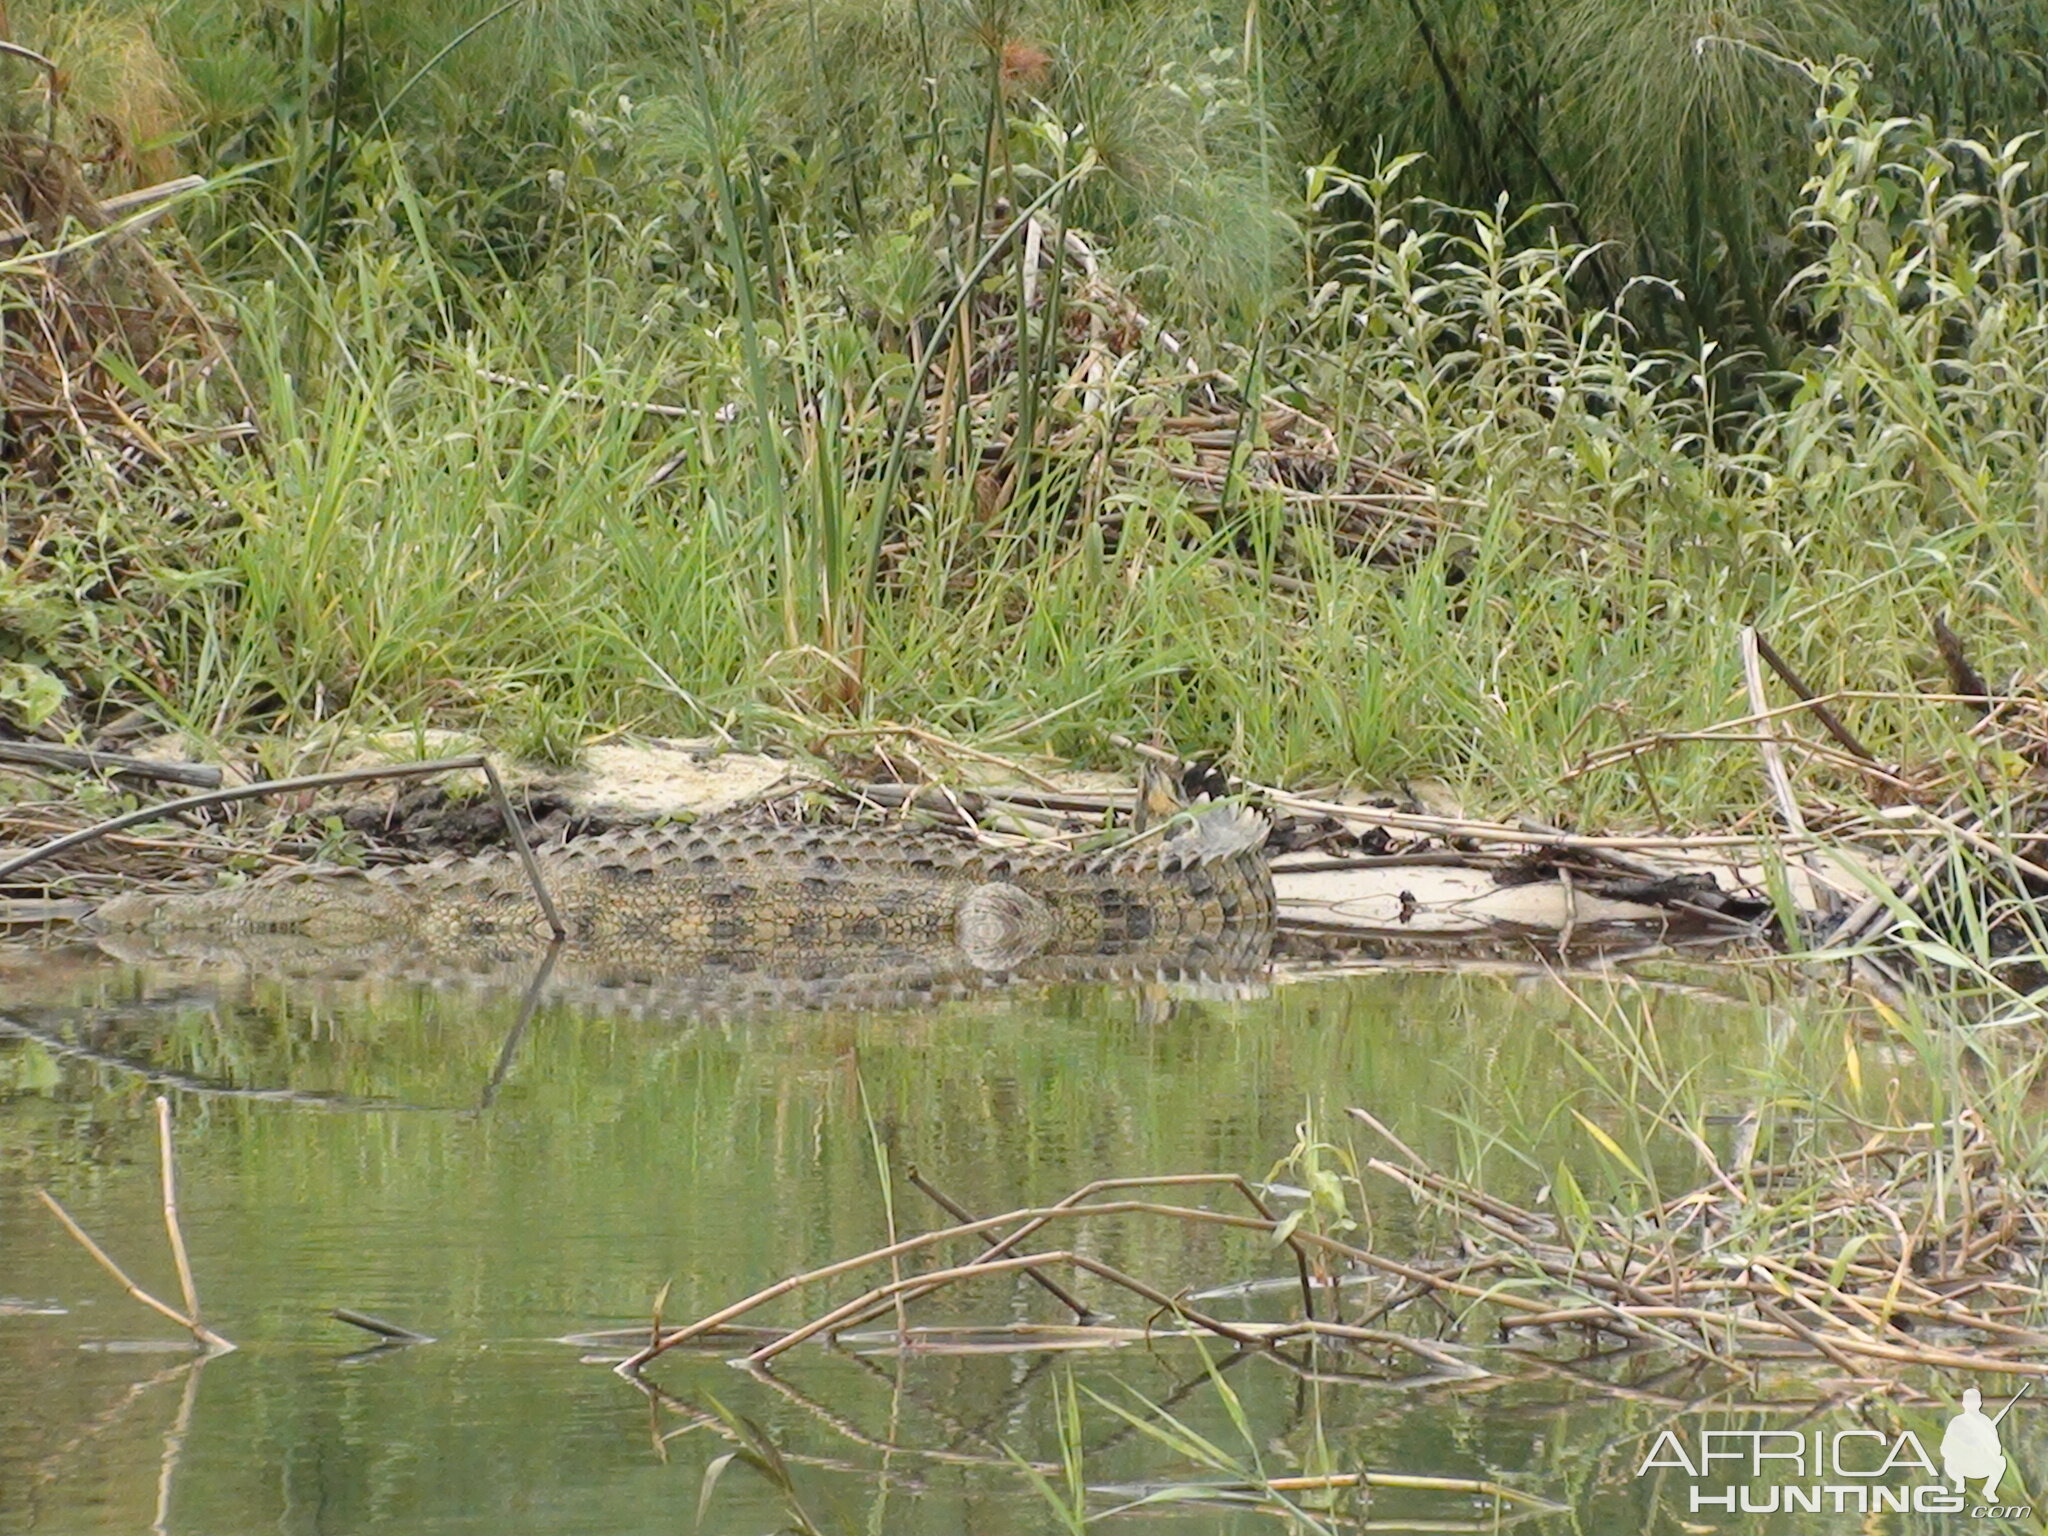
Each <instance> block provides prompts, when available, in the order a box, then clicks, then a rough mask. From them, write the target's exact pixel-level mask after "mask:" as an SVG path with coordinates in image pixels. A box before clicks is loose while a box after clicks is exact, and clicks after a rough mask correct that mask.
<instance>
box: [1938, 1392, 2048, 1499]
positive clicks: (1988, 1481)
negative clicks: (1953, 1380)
mask: <svg viewBox="0 0 2048 1536" xmlns="http://www.w3.org/2000/svg"><path fill="white" fill-rule="evenodd" d="M2031 1386H2033V1383H2032V1382H2031V1381H2030V1382H2028V1383H2027V1385H2026V1386H2025V1387H2021V1388H2020V1390H2019V1392H2018V1394H2017V1395H2015V1396H2014V1398H2013V1400H2012V1403H2007V1404H2006V1405H2005V1406H2004V1407H2003V1408H2001V1409H1999V1410H1998V1418H1996V1419H1987V1418H1986V1417H1985V1416H1984V1394H1983V1393H1981V1392H1979V1391H1978V1390H1977V1389H1976V1388H1975V1387H1971V1388H1970V1389H1969V1390H1968V1391H1966V1392H1964V1393H1963V1411H1962V1412H1961V1413H1959V1414H1957V1415H1956V1416H1955V1417H1954V1418H1952V1419H1950V1420H1949V1421H1948V1429H1947V1431H1946V1432H1945V1433H1944V1434H1943V1435H1942V1437H1941V1470H1942V1471H1943V1472H1944V1473H1946V1474H1947V1476H1948V1477H1949V1479H1950V1480H1951V1481H1953V1482H1954V1483H1955V1485H1956V1492H1957V1493H1961V1492H1962V1491H1963V1484H1965V1483H1974V1482H1975V1481H1977V1479H1978V1478H1980V1477H1981V1478H1982V1479H1984V1497H1985V1498H1987V1499H1995V1498H1997V1497H1998V1480H1999V1479H2000V1478H2001V1477H2003V1476H2005V1452H2004V1451H2002V1450H2000V1449H1999V1446H1998V1425H1999V1420H2000V1419H2003V1418H2004V1417H2005V1416H2006V1415H2007V1414H2008V1413H2011V1412H2012V1405H2013V1403H2016V1402H2018V1401H2019V1400H2020V1398H2022V1397H2025V1396H2026V1395H2027V1388H2028V1387H2031Z"/></svg>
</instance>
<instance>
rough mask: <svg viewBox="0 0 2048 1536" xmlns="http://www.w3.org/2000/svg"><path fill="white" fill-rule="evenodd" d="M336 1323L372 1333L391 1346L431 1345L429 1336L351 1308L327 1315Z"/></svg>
mask: <svg viewBox="0 0 2048 1536" xmlns="http://www.w3.org/2000/svg"><path fill="white" fill-rule="evenodd" d="M327 1315H328V1316H329V1317H331V1318H333V1319H334V1320H335V1321H336V1322H337V1323H347V1324H348V1325H349V1326H350V1327H351V1328H360V1329H362V1330H363V1332H365V1333H374V1334H375V1335H376V1336H377V1337H378V1338H380V1339H384V1340H386V1341H387V1342H389V1343H392V1344H431V1343H433V1342H434V1339H433V1336H432V1335H431V1334H425V1333H415V1332H414V1331H413V1330H412V1329H410V1328H407V1327H404V1326H402V1325H400V1324H398V1323H392V1322H386V1321H385V1320H384V1319H383V1318H381V1317H372V1316H371V1315H370V1314H369V1313H367V1312H358V1311H356V1310H355V1309H354V1308H353V1307H336V1308H335V1309H334V1310H333V1311H332V1312H329V1313H328V1314H327Z"/></svg>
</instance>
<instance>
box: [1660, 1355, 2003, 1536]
mask: <svg viewBox="0 0 2048 1536" xmlns="http://www.w3.org/2000/svg"><path fill="white" fill-rule="evenodd" d="M2031 1389H2032V1383H2028V1385H2027V1386H2025V1387H2022V1388H2021V1389H2020V1390H2019V1392H2018V1393H2017V1394H2015V1395H2014V1397H2013V1398H2012V1399H2011V1401H2010V1402H2008V1403H2007V1404H2006V1405H2005V1406H2004V1407H2003V1408H2001V1409H1999V1410H1998V1413H1997V1415H1996V1416H1995V1417H1994V1416H1992V1415H1990V1414H1987V1413H1985V1412H1984V1394H1983V1393H1981V1392H1979V1391H1978V1390H1977V1389H1976V1388H1975V1387H1971V1388H1969V1389H1968V1390H1966V1391H1965V1392H1964V1393H1963V1406H1962V1411H1961V1412H1959V1413H1956V1414H1954V1415H1952V1416H1951V1417H1950V1419H1949V1421H1948V1427H1947V1428H1946V1429H1945V1430H1944V1431H1943V1432H1942V1436H1941V1466H1940V1468H1939V1470H1937V1469H1936V1467H1935V1464H1934V1458H1933V1457H1931V1456H1929V1455H1928V1454H1927V1450H1926V1448H1925V1446H1924V1445H1923V1444H1922V1443H1921V1440H1920V1437H1919V1436H1918V1435H1916V1434H1915V1433H1914V1432H1913V1431H1912V1430H1910V1429H1904V1430H1900V1431H1898V1432H1897V1433H1895V1434H1889V1435H1888V1434H1886V1433H1884V1432H1883V1431H1881V1430H1877V1429H1872V1428H1869V1427H1867V1426H1865V1425H1861V1424H1859V1425H1855V1426H1852V1427H1849V1428H1844V1429H1837V1430H1833V1431H1829V1430H1823V1429H1805V1430H1795V1429H1703V1430H1699V1431H1696V1432H1694V1433H1692V1434H1690V1435H1688V1434H1687V1433H1686V1432H1685V1431H1683V1430H1679V1429H1665V1430H1663V1431H1661V1432H1660V1433H1659V1434H1658V1435H1657V1438H1656V1440H1655V1441H1654V1442H1653V1443H1652V1444H1651V1446H1650V1448H1649V1451H1648V1453H1647V1454H1646V1455H1645V1456H1644V1457H1643V1462H1642V1465H1641V1466H1639V1467H1638V1468H1637V1469H1636V1476H1638V1477H1649V1476H1651V1475H1653V1474H1655V1475H1657V1476H1659V1477H1660V1478H1661V1477H1668V1476H1669V1475H1670V1472H1683V1473H1684V1474H1685V1476H1686V1478H1687V1479H1688V1480H1689V1482H1690V1486H1689V1487H1687V1488H1686V1490H1685V1494H1684V1497H1685V1499H1686V1505H1687V1508H1686V1513H1688V1514H1692V1515H1699V1514H1704V1513H1706V1512H1708V1511H1710V1510H1714V1511H1722V1512H1725V1513H1727V1514H1730V1515H1736V1514H1745V1515H1765V1514H1776V1513H1786V1514H1791V1513H1804V1514H1839V1515H1847V1514H1882V1513H1886V1512H1891V1513H1900V1514H1903V1513H1905V1512H1907V1511H1909V1510H1910V1511H1912V1512H1914V1513H1916V1514H1929V1515H1931V1514H1948V1515H1961V1514H1968V1515H1971V1516H1974V1517H1976V1518H1978V1519H1985V1518H1993V1519H1997V1518H2008V1519H2025V1518H2026V1517H2027V1516H2028V1515H2030V1514H2031V1513H2032V1510H2031V1509H2030V1508H2028V1507H2027V1506H2024V1505H2001V1504H1998V1503H1995V1502H1993V1501H1994V1500H1996V1499H1997V1497H1998V1485H1999V1483H2000V1482H2002V1481H2003V1480H2004V1478H2005V1472H2006V1465H2007V1463H2006V1454H2005V1449H2004V1447H2003V1445H2001V1444H2000V1442H1999V1436H1998V1426H1999V1425H2000V1424H2001V1423H2002V1422H2003V1421H2004V1419H2005V1416H2006V1415H2007V1414H2008V1413H2011V1412H2012V1410H2013V1407H2014V1405H2015V1404H2017V1403H2018V1402H2019V1400H2020V1398H2022V1397H2025V1396H2026V1395H2027V1393H2028V1392H2029V1391H2030V1390H2031ZM1731 1463H1732V1465H1731ZM1664 1469H1669V1471H1666V1470H1664ZM1973 1483H1974V1484H1976V1485H1978V1486H1979V1487H1980V1488H1981V1489H1982V1490H1983V1491H1982V1494H1981V1496H1980V1497H1981V1502H1977V1503H1972V1502H1971V1501H1970V1498H1969V1496H1968V1495H1969V1485H1970V1484H1973ZM1673 1491H1674V1492H1675V1491H1676V1490H1673Z"/></svg>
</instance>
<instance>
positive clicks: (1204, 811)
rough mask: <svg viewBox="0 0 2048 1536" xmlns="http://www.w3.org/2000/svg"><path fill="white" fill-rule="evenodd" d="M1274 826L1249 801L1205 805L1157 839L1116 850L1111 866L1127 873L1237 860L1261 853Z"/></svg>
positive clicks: (1172, 870)
mask: <svg viewBox="0 0 2048 1536" xmlns="http://www.w3.org/2000/svg"><path fill="white" fill-rule="evenodd" d="M1271 830H1272V823H1271V822H1270V821H1268V820H1267V819H1266V815H1265V813H1264V812H1263V811H1255V810H1253V809H1252V808H1251V807H1250V806H1248V805H1210V806H1204V807H1202V808H1201V809H1200V810H1197V811H1196V812H1194V814H1192V815H1191V816H1189V817H1188V818H1187V819H1186V820H1184V821H1182V822H1180V823H1179V824H1178V825H1177V826H1174V827H1172V828H1171V829H1169V830H1168V832H1167V834H1166V835H1165V836H1164V837H1162V838H1160V839H1158V840H1157V841H1156V842H1154V841H1146V842H1143V843H1140V844H1138V845H1137V846H1136V847H1133V848H1129V849H1125V850H1123V851H1121V852H1119V853H1116V854H1113V855H1112V856H1111V858H1110V861H1109V868H1110V871H1111V872H1112V873H1115V874H1120V875H1124V874H1145V873H1148V872H1151V871H1155V870H1165V871H1167V872H1168V873H1172V872H1174V871H1177V870H1183V869H1207V868H1211V867H1213V866H1215V865H1218V864H1229V863H1234V862H1236V861H1237V860H1240V859H1245V858H1251V857H1256V856H1258V855H1259V854H1260V853H1261V852H1262V851H1263V850H1264V848H1265V846H1266V834H1267V833H1268V832H1270V831H1271Z"/></svg>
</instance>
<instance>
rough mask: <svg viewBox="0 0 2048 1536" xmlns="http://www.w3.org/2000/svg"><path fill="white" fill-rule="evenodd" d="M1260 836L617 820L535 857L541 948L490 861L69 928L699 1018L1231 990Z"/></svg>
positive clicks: (1224, 820) (1234, 812)
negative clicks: (961, 997) (1075, 836)
mask: <svg viewBox="0 0 2048 1536" xmlns="http://www.w3.org/2000/svg"><path fill="white" fill-rule="evenodd" d="M1266 833H1267V822H1266V819H1265V817H1264V816H1263V815H1261V814H1259V813H1258V812H1256V811H1253V810H1251V809H1249V808H1247V807H1244V806H1240V805H1233V804H1219V805H1210V806H1205V807H1202V808H1200V809H1198V810H1196V811H1193V812H1191V813H1188V814H1186V815H1184V816H1181V817H1178V818H1176V819H1174V820H1173V821H1171V822H1169V823H1167V824H1166V825H1165V826H1164V827H1163V828H1159V829H1156V830H1155V831H1154V832H1153V833H1152V834H1149V835H1141V836H1135V837H1131V838H1127V839H1125V840H1123V841H1121V842H1118V843H1115V844H1112V845H1110V846H1108V847H1105V848H1101V849H1097V850H1093V851H1087V852H1072V851H1068V850H1066V849H1064V848H1058V847H1046V846H1034V847H1022V848H1004V849H997V848H990V847H988V846H986V845H984V844H982V843H979V842H975V841H972V840H970V839H966V838H963V837H959V836H956V835H948V834H946V833H945V832H942V831H939V830H936V829H930V828H918V827H908V826H900V825H890V826H881V827H876V826H867V827H852V828H848V827H833V826H817V825H786V826H758V825H741V824H733V823H729V822H727V823H721V822H718V821H707V822H700V823H697V824H694V825H691V826H679V827H664V828H635V829H630V830H625V831H619V832H610V833H604V834H601V835H598V836H594V837H584V838H579V839H576V840H573V841H569V842H565V843H562V844H559V845H557V846H554V847H549V848H545V849H542V850H540V851H538V852H537V853H536V855H535V858H536V861H537V864H538V866H539V870H540V875H541V880H542V883H543V885H544V886H545V887H546V888H547V890H548V892H549V894H550V896H551V897H552V899H553V902H554V905H555V907H556V910H557V912H558V913H559V915H560V917H561V920H562V925H563V927H564V929H565V930H566V933H565V934H564V935H563V937H562V939H561V942H560V943H559V944H558V945H551V944H550V938H551V934H550V930H549V926H548V924H547V922H546V920H545V918H544V917H543V915H542V912H541V909H540V907H539V905H538V903H537V902H536V899H535V895H534V891H533V887H532V885H531V883H530V882H529V879H528V877H527V874H526V872H525V870H524V869H523V868H522V866H521V864H520V861H519V859H518V858H517V857H516V856H515V855H514V854H512V853H510V852H503V851H492V852H487V853H483V854H478V855H475V856H471V857H464V858H454V857H447V858H440V859H434V860H431V861H428V862H424V863H419V864H408V865H392V866H381V867H377V868H371V869H352V868H341V867H330V866H313V867H310V868H308V869H304V870H298V871H290V872H286V873H283V874H279V875H273V876H267V877H265V878H263V879H259V880H255V881H251V882H249V883H247V884H243V885H234V886H224V887H219V888H216V889H213V890H208V891H198V892H172V893H167V894H148V895H145V894H134V895H127V896H121V897H117V898H115V899H113V900H111V901H108V902H105V903H103V904H102V905H101V906H100V907H99V908H97V909H96V910H95V911H94V912H93V914H92V915H91V917H90V918H89V919H88V920H87V923H86V926H87V928H88V929H89V930H91V931H92V932H93V933H94V934H95V935H96V936H97V941H98V942H99V943H100V945H101V947H102V948H104V949H107V950H108V951H109V952H111V953H114V954H116V955H118V956H120V957H121V958H124V959H130V960H144V959H149V958H152V957H162V958H185V959H192V958H204V959H212V960H221V959H225V958H228V957H233V958H234V959H235V960H237V961H238V962H239V963H241V964H242V965H244V966H246V967H247V968H249V969H252V970H268V971H270V972H272V973H273V974H276V973H281V972H282V973H300V974H308V975H313V974H322V973H326V974H334V973H336V972H351V971H352V972H355V973H358V974H361V973H365V972H374V973H377V974H385V975H391V974H403V975H407V976H412V977H423V976H433V977H436V978H439V977H442V976H444V975H445V976H449V977H458V976H463V975H467V976H469V977H471V978H479V977H498V978H503V977H505V976H509V975H521V974H532V973H533V971H534V969H535V966H536V964H537V963H538V962H539V960H540V958H541V957H542V956H543V955H546V956H547V957H548V964H549V966H550V970H551V973H552V975H553V976H554V978H555V982H554V985H555V989H556V990H557V991H558V992H559V991H562V990H564V989H569V990H573V991H584V992H590V991H595V992H598V993H618V992H620V991H622V990H627V991H636V992H641V993H645V994H648V995H653V996H661V995H663V994H667V995H668V997H669V998H670V999H672V1000H673V1001H675V1002H678V1003H684V1002H688V1001H689V1000H691V999H693V998H694V999H697V1000H699V1001H702V1002H703V1003H705V1004H706V1005H707V1006H709V1005H711V1004H713V1003H717V1004H719V1005H720V1011H730V1010H731V1009H732V1008H736V1007H737V1008H754V1007H763V1006H776V1005H780V1004H784V1003H791V1004H798V1005H808V1006H825V1005H832V1004H836V1003H842V1002H849V1001H860V1002H871V1003H874V1002H900V1001H904V1000H907V999H912V998H918V997H927V996H932V995H956V994H959V993H961V992H965V991H972V990H978V989H980V988H982V987H985V986H988V985H992V984H997V983H1002V982H1008V981H1020V980H1021V981H1033V980H1036V981H1054V980H1066V979H1080V978H1093V977H1104V976H1126V977H1128V976H1154V975H1165V976H1169V977H1228V976H1233V975H1243V974H1245V973H1247V972H1250V971H1253V970H1255V969H1257V968H1258V967H1260V966H1262V965H1263V964H1264V961H1265V959H1266V956H1267V953H1268V951H1269V948H1270V945H1271V942H1272V938H1273V932H1274V899H1273V879H1272V874H1271V871H1270V869H1269V868H1268V866H1267V863H1266V860H1265V856H1264V844H1265V841H1266Z"/></svg>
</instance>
